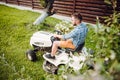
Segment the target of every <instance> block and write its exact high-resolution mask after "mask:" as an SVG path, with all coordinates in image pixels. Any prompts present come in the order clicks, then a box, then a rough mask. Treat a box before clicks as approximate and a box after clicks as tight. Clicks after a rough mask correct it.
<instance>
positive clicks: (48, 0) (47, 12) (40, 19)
mask: <svg viewBox="0 0 120 80" xmlns="http://www.w3.org/2000/svg"><path fill="white" fill-rule="evenodd" d="M45 3H46V4H47V6H46V8H45V11H44V12H43V13H42V14H41V15H40V16H39V17H38V18H37V19H36V20H35V22H34V23H33V25H38V24H40V23H42V22H43V21H44V20H45V18H46V17H48V16H51V15H53V14H55V12H54V11H53V12H52V8H53V3H54V0H45Z"/></svg>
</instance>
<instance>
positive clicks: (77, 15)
mask: <svg viewBox="0 0 120 80" xmlns="http://www.w3.org/2000/svg"><path fill="white" fill-rule="evenodd" d="M71 16H73V17H75V18H77V19H79V20H80V21H82V19H83V18H82V15H81V14H80V13H73V14H72V15H71Z"/></svg>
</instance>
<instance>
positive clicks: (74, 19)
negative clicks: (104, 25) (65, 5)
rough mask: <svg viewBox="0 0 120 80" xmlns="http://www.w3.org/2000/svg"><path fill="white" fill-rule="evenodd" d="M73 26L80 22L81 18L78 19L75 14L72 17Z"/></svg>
mask: <svg viewBox="0 0 120 80" xmlns="http://www.w3.org/2000/svg"><path fill="white" fill-rule="evenodd" d="M71 19H72V24H73V26H76V25H78V24H80V20H78V19H76V18H75V17H74V16H72V17H71Z"/></svg>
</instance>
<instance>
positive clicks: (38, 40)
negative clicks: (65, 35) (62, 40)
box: [30, 31, 53, 47]
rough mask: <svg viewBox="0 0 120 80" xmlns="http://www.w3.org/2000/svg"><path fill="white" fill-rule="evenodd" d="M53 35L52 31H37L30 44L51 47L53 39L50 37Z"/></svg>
mask: <svg viewBox="0 0 120 80" xmlns="http://www.w3.org/2000/svg"><path fill="white" fill-rule="evenodd" d="M52 35H53V34H52V33H49V32H45V31H38V32H35V33H34V34H33V35H32V37H31V39H30V45H31V46H33V45H35V46H39V47H51V45H52V41H51V39H50V38H51V36H52Z"/></svg>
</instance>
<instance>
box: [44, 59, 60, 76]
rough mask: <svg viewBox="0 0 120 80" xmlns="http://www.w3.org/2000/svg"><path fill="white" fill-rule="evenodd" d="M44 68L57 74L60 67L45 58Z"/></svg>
mask: <svg viewBox="0 0 120 80" xmlns="http://www.w3.org/2000/svg"><path fill="white" fill-rule="evenodd" d="M43 69H44V70H45V71H46V72H48V73H51V74H57V70H58V67H56V66H55V65H53V64H51V63H49V62H48V61H46V60H45V61H44V62H43Z"/></svg>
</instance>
